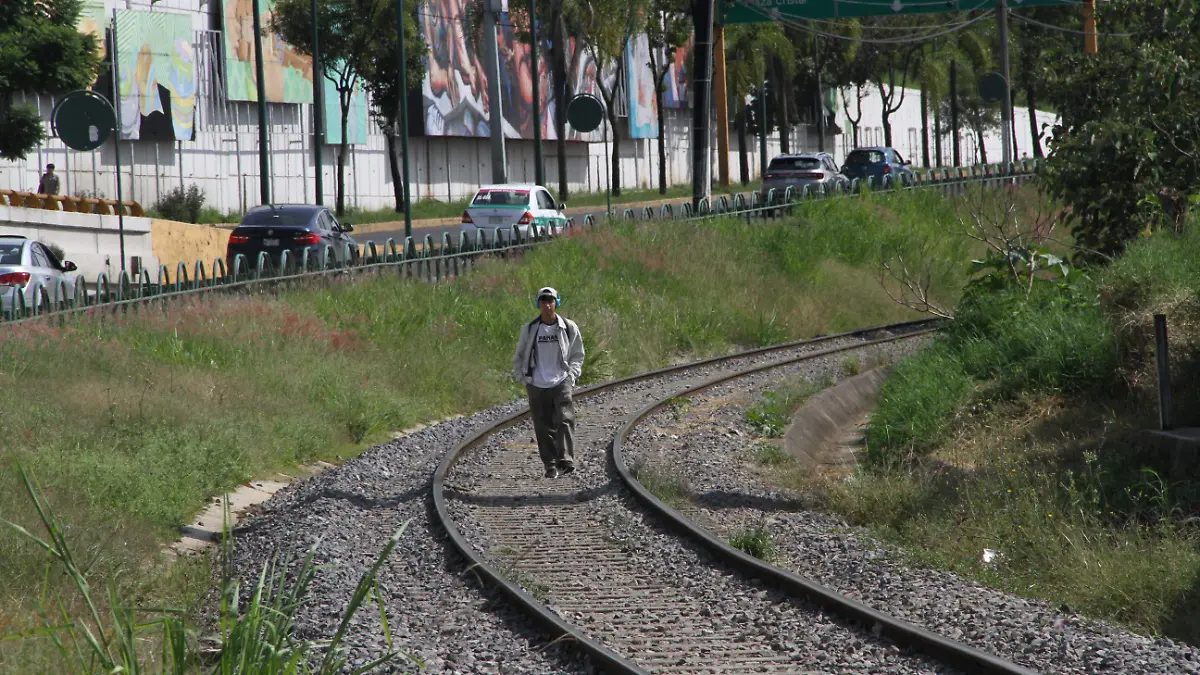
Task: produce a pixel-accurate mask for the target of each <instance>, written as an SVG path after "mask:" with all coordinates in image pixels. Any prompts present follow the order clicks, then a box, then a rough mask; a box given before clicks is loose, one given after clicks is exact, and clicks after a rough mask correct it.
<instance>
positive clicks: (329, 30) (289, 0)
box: [268, 0, 396, 215]
mask: <svg viewBox="0 0 1200 675" xmlns="http://www.w3.org/2000/svg"><path fill="white" fill-rule="evenodd" d="M389 4H394V3H392V0H317V26H319V27H320V36H319V38H318V39H319V40H320V43H321V65H322V71H323V72H322V73H320V74H318V73H313V77H318V76H323V77H325V78H326V79H327V80H329V81H330V82H332V83H333V86H334V89H335V90H336V91H337V94H338V105H339V110H340V111H341V120H340V122H341V131H342V138H341V143H340V144H339V145H338V155H337V192H336V195H337V201H336V209H337V213H338V215H341V214H343V213H345V212H346V160H347V159H348V156H349V151H350V139H349V138H348V136H347V127H348V125H349V120H350V100H351V97H353V95H354V91H355V89H357V88H358V87H359V85H360V83H361V82H362V81H363V80H364V76H369V75H370V74H371V73H372V72H374V69H375V67H376V60H377V59H379V58H380V55H381V54H385V53H387V52H386V51H385V50H386V48H387V45H388V44H389V42H390V43H391V44H393V45H394V44H395V39H396V21H395V17H396V15H395V13H394V11H389ZM389 15H390V16H391V18H392V21H390V22H389V21H387V18H388V16H389ZM312 20H313V17H312V3H311V0H276V3H275V12H274V14H273V15H272V16H271V19H270V21H269V22H268V26H269V27H270V30H271V31H273V32H275V33H277V34H278V35H279V36H280V37H282V38H283V40H284V41H285V42H287V43H288V44H290V45H292V46H293V47H294V48H295V49H296V50H297V51H298V52H300V53H302V54H305V55H308V56H312V53H313V43H312V37H313V24H312ZM389 37H390V39H389ZM392 53H393V54H394V53H395V51H394V50H393V52H392Z"/></svg>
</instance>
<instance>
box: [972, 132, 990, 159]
mask: <svg viewBox="0 0 1200 675" xmlns="http://www.w3.org/2000/svg"><path fill="white" fill-rule="evenodd" d="M975 136H976V142H978V143H979V163H980V164H987V163H988V162H987V146H985V145H984V144H983V129H976V130H975Z"/></svg>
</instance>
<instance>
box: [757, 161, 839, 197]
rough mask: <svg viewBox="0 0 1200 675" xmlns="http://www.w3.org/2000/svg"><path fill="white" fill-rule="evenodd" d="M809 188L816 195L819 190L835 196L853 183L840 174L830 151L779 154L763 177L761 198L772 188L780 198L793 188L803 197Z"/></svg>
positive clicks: (796, 193) (798, 195) (794, 192)
mask: <svg viewBox="0 0 1200 675" xmlns="http://www.w3.org/2000/svg"><path fill="white" fill-rule="evenodd" d="M806 185H807V186H808V189H809V190H812V191H813V192H814V193H816V192H818V191H820V189H821V186H824V187H825V192H827V193H833V192H834V191H836V190H846V189H849V187H850V180H849V179H848V178H846V177H845V176H843V175H842V174H841V172H839V171H838V168H837V164H835V163H834V161H833V156H832V155H830V154H829V153H827V152H817V153H813V154H806V155H779V156H777V157H775V158H774V159H772V160H771V164H770V165H768V166H767V174H766V175H765V176H763V185H762V196H763V197H764V198H766V196H767V193H768V192H769V191H770V190H771V188H775V194H776V198H777V199H782V198H783V193H784V191H785V190H787V188H788V186H791V188H792V193H793V196H794V197H795V198H797V199H799V198H800V191H801V190H803V189H804V187H805V186H806Z"/></svg>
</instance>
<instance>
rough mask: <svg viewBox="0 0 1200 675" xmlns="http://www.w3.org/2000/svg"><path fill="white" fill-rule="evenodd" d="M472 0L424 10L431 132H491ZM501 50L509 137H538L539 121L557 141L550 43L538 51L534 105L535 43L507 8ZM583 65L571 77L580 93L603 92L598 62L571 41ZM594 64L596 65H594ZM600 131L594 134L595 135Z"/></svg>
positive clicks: (437, 0)
mask: <svg viewBox="0 0 1200 675" xmlns="http://www.w3.org/2000/svg"><path fill="white" fill-rule="evenodd" d="M466 5H467V2H466V0H430V1H429V4H428V5H426V7H425V8H424V9H423V10H422V11H421V14H420V18H421V30H422V32H423V34H424V37H425V42H426V44H428V45H430V50H429V53H428V54H427V55H426V57H425V61H426V70H425V78H424V80H423V81H422V84H421V94H422V111H421V113H422V116H423V118H424V127H425V133H426V134H427V135H429V136H467V137H476V138H486V137H488V136H490V135H491V130H490V127H489V119H490V115H491V101H489V95H488V80H487V72H486V70H485V68H484V63H485V61H484V59H483V56H482V54H481V51H482V50H481V48H480V47H479V46H477V45H475V44H474V41H473V40H471V39H470V38H469V37H468V36H467V35H466V19H465V12H466ZM498 24H499V30H498V31H497V33H498V35H497V50H498V51H499V53H500V98H501V101H502V102H503V104H502V110H501V112H502V115H503V118H502V119H503V122H504V136H505V138H523V139H531V138H533V129H534V126H533V125H534V124H539V125H541V131H542V138H544V139H547V140H554V139H556V138H557V134H556V133H555V130H554V105H555V104H554V102H553V101H552V100H551V99H552V97H551V95H550V92H551V73H550V62H549V56H550V55H549V48H548V43H543V44H542V45H540V47H539V50H538V57H539V58H538V73H537V77H538V82H539V87H540V92H541V105H540V110H539V111H538V113H537V114H534V110H533V74H532V73H531V70H532V69H531V63H532V53H531V49H530V46H529V45H528V44H526V43H524V42H523V41H522V40H520V39H519V30H518V29H517V28H515V27H514V26H513V24H512V22H511V21H510V19H509V16H508V13H507V12H502V13H500V15H499V20H498ZM571 46H572V49H573V50H575V51H577V52H579V53H578V59H577V61H578V65H577V67H576V69H575V71H574V72H573V73H571V74H570V75H569V76H570V77H571V78H572V82H573V83H574V84H575V87H576V89H575V91H576V92H581V93H582V92H588V93H594V94H597V95H598V94H599V91H598V88H597V86H596V81H595V70H596V67H595V62H594V61H592V60H591V59H590V58H587V57H586V52H585V51H584V50H583V48H582V45H580V44H577V43H576V41H574V40H572V42H571ZM589 66H590V68H589ZM568 133H569V135H568V138H569V139H570V140H599V139H600V136H599V135H597V134H595V133H593V134H590V135H587V136H586V137H585V135H583V134H579V133H578V132H574V131H569V132H568ZM591 136H594V138H591Z"/></svg>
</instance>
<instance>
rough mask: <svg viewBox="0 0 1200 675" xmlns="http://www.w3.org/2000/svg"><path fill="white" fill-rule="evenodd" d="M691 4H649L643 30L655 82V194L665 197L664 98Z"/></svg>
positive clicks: (686, 0) (661, 0)
mask: <svg viewBox="0 0 1200 675" xmlns="http://www.w3.org/2000/svg"><path fill="white" fill-rule="evenodd" d="M689 7H690V0H651V2H650V8H649V10H648V11H647V12H646V20H645V25H644V27H643V28H644V30H645V32H646V40H647V41H648V42H649V43H650V63H649V64H647V65H649V66H650V76H651V77H652V78H653V79H654V110H655V113H656V114H657V115H658V192H659V194H666V193H667V118H666V116H665V115H664V114H663V113H664V112H665V108H664V107H663V94H664V93H665V91H666V87H667V83H666V79H667V71H669V70H670V69H671V63H672V62H673V61H674V58H673V57H674V55H675V50H677V49H681V48H683V46H684V45H686V44H687V41H688V36H689V35H690V33H691V25H690V24H689V22H688V15H687V12H688V9H689Z"/></svg>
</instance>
